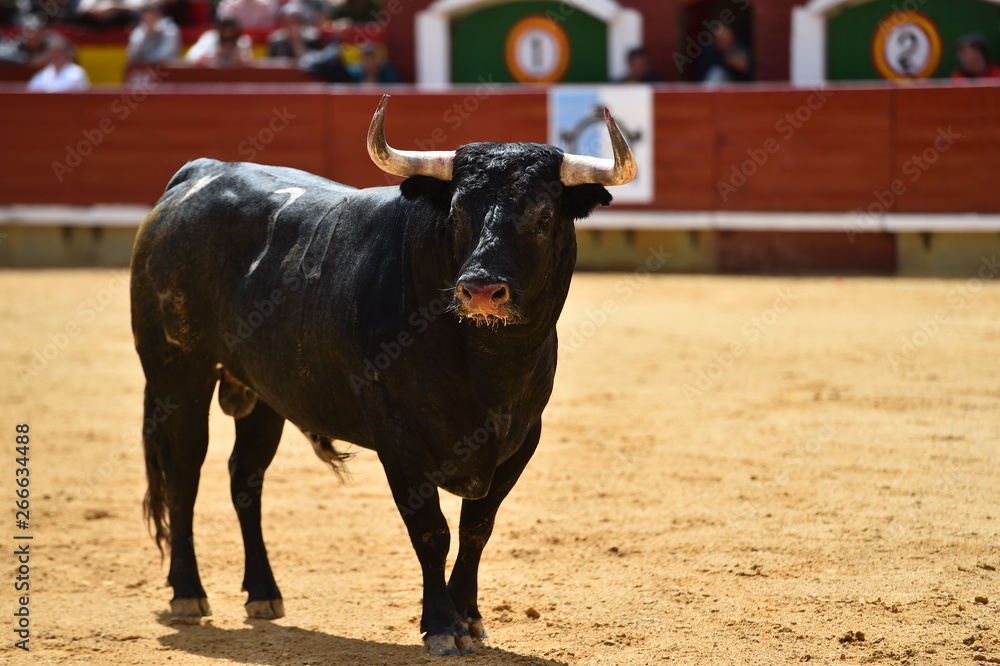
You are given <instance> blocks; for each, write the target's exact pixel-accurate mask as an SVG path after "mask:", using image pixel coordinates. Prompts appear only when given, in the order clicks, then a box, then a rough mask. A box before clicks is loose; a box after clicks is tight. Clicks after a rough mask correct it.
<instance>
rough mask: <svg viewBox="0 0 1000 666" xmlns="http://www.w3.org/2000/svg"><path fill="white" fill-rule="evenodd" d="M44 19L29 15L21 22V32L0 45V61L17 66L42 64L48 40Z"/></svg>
mask: <svg viewBox="0 0 1000 666" xmlns="http://www.w3.org/2000/svg"><path fill="white" fill-rule="evenodd" d="M44 27H45V19H44V18H42V17H41V16H38V15H36V14H29V15H27V16H25V17H24V19H23V20H22V21H21V32H20V34H18V35H17V36H16V37H14V38H13V39H9V40H4V41H3V43H2V44H0V61H3V62H11V63H17V64H19V65H34V66H41V65H42V64H44V61H45V58H46V56H47V51H48V48H49V42H50V38H49V36H48V35H46V34H45V31H44Z"/></svg>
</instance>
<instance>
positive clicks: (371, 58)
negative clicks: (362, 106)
mask: <svg viewBox="0 0 1000 666" xmlns="http://www.w3.org/2000/svg"><path fill="white" fill-rule="evenodd" d="M348 71H349V72H350V73H351V77H352V78H353V79H354V80H355V81H357V82H358V83H399V75H398V74H396V70H394V69H393V68H392V65H390V64H389V59H388V58H387V57H386V53H385V47H381V48H380V47H378V46H375V45H374V44H368V45H367V46H365V47H364V48H363V49H362V50H361V61H360V62H358V63H357V64H355V65H352V66H351V67H349V68H348Z"/></svg>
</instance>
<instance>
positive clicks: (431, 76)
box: [416, 0, 642, 86]
mask: <svg viewBox="0 0 1000 666" xmlns="http://www.w3.org/2000/svg"><path fill="white" fill-rule="evenodd" d="M513 1H514V0H437V2H434V3H432V4H431V5H430V6H429V7H428V8H427V9H425V10H423V11H421V12H418V13H417V17H416V42H417V83H419V84H424V85H432V86H436V85H446V84H449V83H451V20H452V18H454V17H455V16H457V15H459V14H463V13H466V12H469V11H472V10H474V9H479V8H481V7H487V6H490V5H497V4H501V3H503V2H513ZM555 4H556V7H557V10H556V11H558V8H559V7H563V6H565V7H571V8H575V9H578V10H583V11H585V12H587V13H588V14H591V15H593V16H595V17H597V18H598V19H600V20H602V21H604V22H605V23H607V24H608V72H609V73H610V74H611V76H612V78H620V77H622V76H624V75H625V59H626V56H627V55H628V51H629V49H631V48H633V47H636V46H639V45H641V44H642V14H640V13H639V12H637V11H636V10H634V9H629V8H626V7H622V6H621V5H619V4H618V3H617V2H615V0H562V1H561V2H559V3H555Z"/></svg>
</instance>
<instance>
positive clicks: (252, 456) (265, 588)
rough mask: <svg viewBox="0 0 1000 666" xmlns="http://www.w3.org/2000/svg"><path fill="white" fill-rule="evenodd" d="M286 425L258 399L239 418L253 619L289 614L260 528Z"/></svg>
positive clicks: (239, 497) (232, 462) (242, 514)
mask: <svg viewBox="0 0 1000 666" xmlns="http://www.w3.org/2000/svg"><path fill="white" fill-rule="evenodd" d="M225 381H226V379H225V378H223V383H225ZM220 396H221V393H220ZM284 425H285V419H284V418H282V417H281V416H280V415H279V414H278V413H277V412H275V411H274V410H273V409H271V407H270V405H268V404H267V403H265V402H264V401H263V400H260V399H259V398H258V399H257V400H256V402H255V405H254V406H253V408H252V410H251V411H250V413H249V414H247V415H246V416H244V417H243V418H237V419H236V446H235V447H233V455H232V457H230V459H229V475H230V489H231V490H232V495H233V506H234V507H236V513H237V515H238V516H239V519H240V529H241V530H242V532H243V547H244V550H245V553H246V567H245V574H244V577H243V589H244V590H246V592H247V593H248V600H247V603H246V611H247V616H249V617H251V618H261V619H269V620H270V619H274V618H278V617H282V616H284V614H285V609H284V606H283V603H282V600H281V592H280V591H279V590H278V585H277V583H276V582H275V581H274V573H273V572H272V571H271V563H270V562H269V561H268V559H267V549H266V548H265V547H264V536H263V534H262V533H261V527H260V503H261V491H262V490H263V487H264V472H265V471H266V470H267V467H268V465H270V464H271V460H273V459H274V453H275V451H277V449H278V442H279V441H280V440H281V430H282V428H283V427H284Z"/></svg>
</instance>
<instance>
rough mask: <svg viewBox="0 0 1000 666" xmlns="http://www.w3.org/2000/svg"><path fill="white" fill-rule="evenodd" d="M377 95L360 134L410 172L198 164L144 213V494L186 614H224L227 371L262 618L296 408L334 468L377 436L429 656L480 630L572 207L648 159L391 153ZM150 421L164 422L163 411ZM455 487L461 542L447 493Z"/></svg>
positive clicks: (255, 611) (531, 417)
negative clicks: (217, 543)
mask: <svg viewBox="0 0 1000 666" xmlns="http://www.w3.org/2000/svg"><path fill="white" fill-rule="evenodd" d="M385 103H386V100H385V99H383V101H382V103H381V104H380V106H379V110H378V112H377V113H376V116H375V119H374V120H373V123H372V131H371V134H370V136H369V152H370V154H371V155H372V158H373V159H374V160H375V161H376V163H378V164H379V166H381V167H382V168H383V169H384V170H386V171H389V172H391V173H395V174H398V175H403V176H408V179H407V180H405V181H404V182H403V183H402V184H401V185H400V186H399V187H378V188H371V189H365V190H356V189H354V188H351V187H347V186H345V185H340V184H337V183H333V182H330V181H328V180H325V179H323V178H320V177H318V176H314V175H311V174H308V173H305V172H302V171H297V170H294V169H287V168H279V167H268V166H259V165H255V164H247V163H237V164H228V163H222V162H217V161H214V160H208V159H201V160H196V161H194V162H191V163H189V164H187V165H186V166H184V168H182V169H181V170H180V171H179V172H178V173H177V174H176V175H175V176H174V177H173V179H172V180H171V181H170V184H169V185H168V187H167V191H166V193H165V194H164V195H163V198H162V199H160V201H159V202H158V203H157V205H156V207H155V208H154V209H153V211H152V212H151V213H150V215H149V217H148V218H147V219H146V220H145V222H144V223H143V224H142V227H141V228H140V230H139V234H138V237H137V239H136V244H135V249H134V252H133V257H132V329H133V333H134V336H135V342H136V349H137V350H138V353H139V357H140V359H141V361H142V367H143V370H144V372H145V375H146V390H145V410H146V413H147V416H149V415H150V414H152V412H153V411H154V410H156V409H157V408H158V405H159V404H162V403H163V401H169V404H171V405H172V407H173V409H172V411H171V413H170V414H169V415H168V416H167V418H165V419H162V418H161V419H160V420H159V422H155V423H156V425H154V426H151V427H149V428H147V429H146V431H145V432H144V433H143V435H144V443H145V457H146V470H147V478H148V483H149V490H148V493H147V496H146V502H145V509H146V512H147V515H148V516H149V518H150V520H151V522H152V525H153V527H154V529H155V532H156V539H157V544H158V545H160V546H161V548H162V544H163V543H164V542H166V543H167V544H168V545H169V548H170V552H171V559H170V573H169V578H168V580H169V582H170V584H171V586H172V587H173V591H174V596H173V599H172V601H171V609H172V610H173V612H174V613H175V614H177V615H182V616H192V617H198V616H201V615H208V614H209V613H210V610H209V606H208V601H207V598H206V593H205V590H204V588H203V587H202V584H201V580H200V578H199V575H198V569H197V563H196V561H195V553H194V546H193V540H192V514H193V509H194V502H195V496H196V494H197V491H198V480H199V476H200V468H201V465H202V462H203V461H204V458H205V453H206V450H207V447H208V410H209V403H210V401H211V397H212V393H213V390H214V388H215V386H216V384H217V383H219V385H220V386H219V401H220V403H221V405H222V407H223V410H224V411H225V412H226V413H227V414H229V415H231V416H233V417H235V419H236V443H235V446H234V449H233V453H232V457H231V458H230V461H229V467H230V475H231V489H232V496H233V503H234V505H235V507H236V510H237V514H238V516H239V521H240V527H241V530H242V533H243V541H244V546H245V554H246V562H245V575H244V579H243V588H244V589H245V590H246V591H247V592H248V598H249V600H248V602H247V604H246V609H247V613H248V614H249V615H250V617H257V618H273V617H280V616H281V615H283V613H284V609H283V605H282V600H281V593H280V592H279V590H278V586H277V584H276V583H275V580H274V575H273V573H272V571H271V566H270V563H269V562H268V558H267V552H266V549H265V546H264V541H263V537H262V535H261V525H260V517H261V487H262V483H263V475H264V471H265V470H266V469H267V467H268V465H269V464H270V462H271V460H272V458H273V456H274V453H275V451H276V449H277V446H278V441H279V439H280V437H281V432H282V428H283V426H284V422H285V420H288V421H291V422H292V423H293V424H295V426H297V427H298V428H299V429H301V430H302V431H303V433H305V434H306V436H307V437H308V438H309V439H310V441H311V442H312V445H313V447H314V449H315V451H316V453H317V454H318V455H319V457H320V458H321V459H323V460H325V461H326V462H328V463H330V464H331V465H333V466H334V467H335V468H336V467H337V466H339V465H340V464H341V463H342V462H343V460H344V459H345V458H346V456H345V455H344V454H342V453H340V452H338V450H337V449H336V448H335V447H334V444H333V443H334V441H335V440H341V441H344V442H350V443H354V444H356V445H358V446H361V447H364V448H367V449H371V450H373V451H375V452H376V453H377V454H378V457H379V460H380V461H381V463H382V465H383V467H384V469H385V474H386V477H387V479H388V482H389V486H390V487H391V489H392V494H393V498H394V500H395V502H396V504H397V506H398V507H399V510H400V513H401V514H402V517H403V520H404V522H405V523H406V528H407V531H408V533H409V536H410V540H411V542H412V544H413V548H414V550H415V551H416V553H417V557H418V558H419V560H420V566H421V570H422V573H423V586H424V588H423V589H424V595H423V615H422V619H421V625H420V626H421V630H422V631H424V632H426V634H425V638H424V640H425V643H426V645H427V647H428V649H429V650H430V651H431V652H432V653H433V654H463V655H464V654H469V653H471V652H472V651H473V648H472V641H471V639H472V638H476V637H483V636H485V634H486V632H485V630H484V628H483V624H482V615H481V614H480V612H479V610H478V608H477V576H478V568H479V561H480V556H481V554H482V550H483V548H484V546H485V545H486V542H487V540H488V539H489V537H490V534H491V532H492V530H493V524H494V520H495V516H496V513H497V509H498V508H499V506H500V503H501V502H502V501H503V499H504V497H506V495H507V493H508V492H510V490H511V488H512V487H513V486H514V483H515V482H516V481H517V478H518V477H519V476H520V474H521V471H522V470H523V469H524V466H525V465H526V464H527V462H528V459H529V458H530V457H531V455H532V453H533V452H534V450H535V447H536V445H537V443H538V438H539V434H540V432H541V427H542V421H541V417H542V410H543V408H544V407H545V405H546V403H547V401H548V399H549V394H550V392H551V389H552V382H553V377H554V375H555V367H556V347H557V344H556V332H555V325H556V320H557V318H558V316H559V313H560V311H561V309H562V307H563V303H564V301H565V299H566V294H567V291H568V289H569V283H570V278H571V275H572V272H573V266H574V262H575V260H576V240H575V232H574V226H573V221H574V219H578V218H581V217H585V216H587V215H589V214H590V212H591V211H592V210H593V209H594V207H595V206H597V205H607V204H608V203H610V201H611V196H610V195H609V194H608V192H607V190H605V189H604V187H603V185H616V184H622V183H624V182H628V180H630V179H631V178H632V177H634V174H635V165H634V161H633V160H632V156H631V153H630V152H629V151H628V147H627V146H626V145H625V143H624V139H622V138H621V134H620V132H618V128H617V126H616V125H615V123H614V121H613V120H612V119H611V118H610V115H608V116H607V121H608V128H609V131H610V132H611V135H612V140H613V143H614V145H615V151H616V159H615V160H596V159H594V158H587V157H581V156H575V155H569V154H565V155H564V154H563V152H562V151H560V150H559V149H557V148H554V147H551V146H544V145H537V144H495V143H483V144H470V145H467V146H463V147H462V148H459V149H458V150H457V151H455V152H452V153H418V152H408V151H396V150H394V149H392V148H390V147H389V146H388V145H387V144H386V143H385V141H384V133H383V132H384V130H383V123H384V111H385ZM148 423H151V424H152V423H154V421H152V420H148ZM439 487H440V488H443V489H445V490H447V491H449V492H451V493H454V494H456V495H459V496H461V497H463V498H464V500H463V502H462V512H461V522H460V528H459V551H458V557H457V560H456V562H455V566H454V569H453V570H452V572H451V577H450V580H449V582H448V583H447V584H445V557H446V555H447V553H448V549H449V541H450V537H451V535H450V532H449V530H448V525H447V523H446V521H445V519H444V516H443V515H442V513H441V510H440V506H439V502H438V491H437V489H438V488H439Z"/></svg>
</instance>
